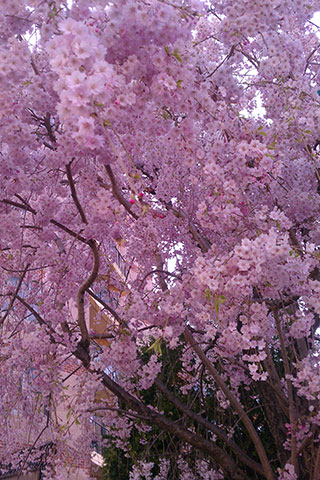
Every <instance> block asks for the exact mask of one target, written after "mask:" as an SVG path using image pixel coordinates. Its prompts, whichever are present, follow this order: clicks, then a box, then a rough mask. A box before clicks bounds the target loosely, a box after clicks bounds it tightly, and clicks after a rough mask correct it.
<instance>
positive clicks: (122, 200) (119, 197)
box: [104, 165, 139, 220]
mask: <svg viewBox="0 0 320 480" xmlns="http://www.w3.org/2000/svg"><path fill="white" fill-rule="evenodd" d="M104 167H105V169H106V172H107V174H108V175H109V178H110V181H111V188H112V193H113V196H114V197H115V198H116V199H117V200H118V201H119V202H120V203H121V205H123V206H124V208H125V209H126V210H127V212H128V213H129V214H130V215H131V216H132V217H133V218H134V219H135V220H138V218H139V217H138V215H136V214H135V213H134V212H133V211H132V210H131V205H130V203H129V202H128V201H127V200H126V199H125V198H124V196H123V195H122V194H121V193H120V191H119V188H118V185H117V182H116V179H115V176H114V174H113V171H112V169H111V167H110V165H105V166H104Z"/></svg>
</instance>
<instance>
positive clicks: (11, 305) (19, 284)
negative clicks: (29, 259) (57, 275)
mask: <svg viewBox="0 0 320 480" xmlns="http://www.w3.org/2000/svg"><path fill="white" fill-rule="evenodd" d="M29 267H30V263H28V264H27V265H26V268H25V269H24V270H23V272H22V275H21V277H20V280H19V283H18V285H17V288H16V290H15V292H14V294H13V297H12V299H11V301H10V304H9V306H8V308H7V310H6V313H5V314H4V315H3V317H2V319H1V320H0V326H1V325H3V322H4V321H5V319H6V318H7V316H8V315H9V313H10V311H11V309H12V307H13V304H14V301H15V299H16V298H17V295H18V292H19V290H20V288H21V285H22V282H23V280H24V277H25V276H26V273H27V271H28V268H29Z"/></svg>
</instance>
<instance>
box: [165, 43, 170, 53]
mask: <svg viewBox="0 0 320 480" xmlns="http://www.w3.org/2000/svg"><path fill="white" fill-rule="evenodd" d="M164 49H165V51H166V54H167V55H170V53H169V47H168V46H167V45H165V46H164Z"/></svg>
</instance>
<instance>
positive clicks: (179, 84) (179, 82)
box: [176, 80, 183, 88]
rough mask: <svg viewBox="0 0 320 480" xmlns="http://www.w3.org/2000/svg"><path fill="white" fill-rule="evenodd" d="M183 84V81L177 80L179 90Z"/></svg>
mask: <svg viewBox="0 0 320 480" xmlns="http://www.w3.org/2000/svg"><path fill="white" fill-rule="evenodd" d="M182 82H183V80H177V81H176V84H177V87H178V88H181V83H182Z"/></svg>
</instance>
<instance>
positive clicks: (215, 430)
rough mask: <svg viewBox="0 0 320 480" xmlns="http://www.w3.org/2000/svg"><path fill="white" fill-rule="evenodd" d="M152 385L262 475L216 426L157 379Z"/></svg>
mask: <svg viewBox="0 0 320 480" xmlns="http://www.w3.org/2000/svg"><path fill="white" fill-rule="evenodd" d="M154 385H155V386H156V387H157V388H158V389H159V390H160V391H161V392H162V393H164V395H165V396H166V397H167V398H168V400H170V402H171V403H173V405H175V406H176V407H177V408H178V409H179V410H180V411H181V412H183V413H184V414H185V415H187V416H188V417H189V418H191V419H192V420H194V421H195V422H197V423H198V424H199V425H202V426H203V427H205V428H206V429H207V430H209V431H211V432H213V433H214V434H215V435H216V436H217V437H218V438H220V440H222V441H223V442H225V443H226V445H228V446H229V447H230V448H231V450H232V451H233V453H234V454H235V455H236V456H237V457H238V458H239V460H241V461H242V462H243V463H244V464H245V465H247V466H248V467H250V468H251V469H252V470H253V471H255V472H257V473H259V474H260V475H263V474H264V472H263V468H262V467H261V465H260V464H259V463H257V462H255V461H254V460H252V459H251V458H250V457H248V456H247V455H246V454H245V453H244V452H243V450H241V448H240V447H239V446H238V445H237V444H236V443H235V442H234V441H233V440H231V439H230V438H228V436H227V435H226V434H225V433H224V432H223V431H222V430H221V429H220V428H219V427H217V426H216V425H213V424H212V423H211V422H209V421H208V420H206V419H205V418H203V417H201V415H198V414H197V413H195V412H193V411H192V410H190V409H189V408H188V407H187V406H186V405H184V404H183V403H182V402H181V401H180V400H179V399H178V398H177V397H176V395H174V394H173V393H171V392H170V390H169V389H168V388H167V387H166V386H165V385H164V384H163V383H162V382H161V380H160V379H159V378H157V379H156V380H155V381H154Z"/></svg>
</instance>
